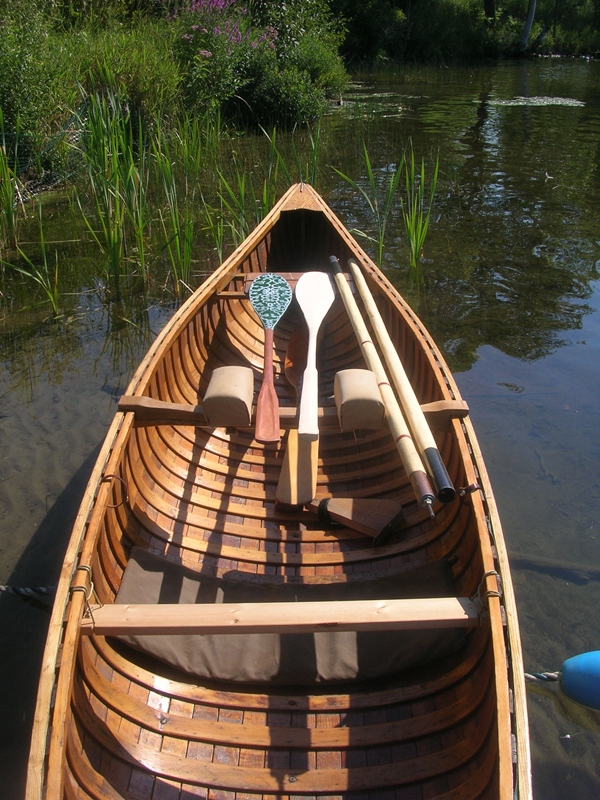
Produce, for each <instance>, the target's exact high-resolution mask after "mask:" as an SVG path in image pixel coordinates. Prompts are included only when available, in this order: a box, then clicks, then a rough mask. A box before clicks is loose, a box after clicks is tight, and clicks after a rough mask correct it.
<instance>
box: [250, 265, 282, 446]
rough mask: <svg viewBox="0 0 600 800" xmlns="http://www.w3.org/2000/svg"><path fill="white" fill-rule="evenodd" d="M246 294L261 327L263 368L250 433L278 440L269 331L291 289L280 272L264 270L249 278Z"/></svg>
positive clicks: (272, 329) (257, 437)
mask: <svg viewBox="0 0 600 800" xmlns="http://www.w3.org/2000/svg"><path fill="white" fill-rule="evenodd" d="M248 295H249V297H250V302H251V303H252V308H253V309H254V310H255V311H256V313H257V314H258V318H259V319H260V321H261V322H262V324H263V326H264V329H265V358H264V370H263V379H262V385H261V387H260V392H259V395H258V401H257V404H256V430H255V434H254V435H255V438H256V440H257V441H259V442H264V443H268V442H278V441H279V438H280V424H279V400H278V399H277V393H276V391H275V385H274V381H273V331H274V329H275V325H277V323H278V322H279V320H280V319H281V317H282V316H283V315H284V314H285V312H286V310H287V307H288V306H289V304H290V302H291V300H292V290H291V289H290V286H289V284H288V282H287V281H286V280H285V278H282V277H281V275H277V274H276V273H274V272H265V274H264V275H259V276H258V278H256V279H255V280H254V281H253V282H252V286H251V287H250V291H249V292H248Z"/></svg>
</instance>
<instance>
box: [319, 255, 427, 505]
mask: <svg viewBox="0 0 600 800" xmlns="http://www.w3.org/2000/svg"><path fill="white" fill-rule="evenodd" d="M329 261H330V262H331V266H332V268H333V272H334V275H335V282H336V284H337V287H338V291H339V293H340V295H341V298H342V300H343V302H344V305H345V307H346V311H347V312H348V316H349V317H350V322H351V323H352V327H353V328H354V332H355V333H356V337H357V339H358V342H359V344H360V349H361V351H362V354H363V357H364V359H365V361H366V362H367V366H368V367H369V369H370V370H371V371H372V372H374V373H375V377H376V379H377V385H378V386H379V391H380V392H381V399H382V400H383V403H384V405H385V416H386V420H387V423H388V426H389V428H390V431H391V432H392V436H393V437H394V442H395V443H396V447H397V448H398V453H399V454H400V458H401V459H402V464H403V465H404V469H405V470H406V474H407V475H408V477H409V480H410V482H411V485H412V487H413V491H414V493H415V495H416V497H417V500H418V501H419V503H420V505H422V506H424V507H426V508H428V509H429V512H430V514H431V515H432V516H433V501H434V500H435V494H434V493H433V489H432V487H431V483H430V482H429V478H428V476H427V473H426V471H425V469H424V467H423V462H422V461H421V456H420V455H419V453H418V452H417V448H416V447H415V443H414V442H413V439H412V436H411V433H410V430H409V428H408V425H407V424H406V420H405V419H404V417H403V416H402V411H401V410H400V406H399V405H398V401H397V400H396V395H395V394H394V392H393V390H392V387H391V386H390V384H389V381H388V379H387V375H386V373H385V369H384V367H383V364H382V363H381V359H380V358H379V354H378V353H377V349H376V348H375V345H374V344H373V341H372V339H371V336H370V334H369V331H368V330H367V326H366V325H365V323H364V320H363V318H362V315H361V313H360V311H359V308H358V306H357V304H356V300H355V299H354V297H353V296H352V292H351V291H350V287H349V286H348V281H347V280H346V276H345V275H344V273H343V272H342V268H341V267H340V263H339V261H338V260H337V258H336V257H335V256H331V258H330V259H329Z"/></svg>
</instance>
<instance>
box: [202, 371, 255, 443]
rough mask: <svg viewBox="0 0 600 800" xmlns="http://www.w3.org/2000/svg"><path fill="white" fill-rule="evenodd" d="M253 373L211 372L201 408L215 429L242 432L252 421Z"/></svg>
mask: <svg viewBox="0 0 600 800" xmlns="http://www.w3.org/2000/svg"><path fill="white" fill-rule="evenodd" d="M253 397H254V373H253V372H252V370H251V369H250V367H217V369H215V370H214V371H213V374H212V377H211V379H210V383H209V384H208V389H207V390H206V394H205V395H204V402H203V403H202V407H203V409H204V413H205V415H206V419H207V420H208V424H209V425H212V426H213V427H215V428H228V427H230V426H231V427H240V428H245V427H247V426H248V425H250V422H251V420H252V399H253Z"/></svg>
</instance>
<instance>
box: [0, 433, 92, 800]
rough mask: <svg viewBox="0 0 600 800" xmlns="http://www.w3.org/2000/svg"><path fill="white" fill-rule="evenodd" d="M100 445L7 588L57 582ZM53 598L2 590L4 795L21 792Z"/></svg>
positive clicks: (0, 764)
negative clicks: (35, 597) (15, 593)
mask: <svg viewBox="0 0 600 800" xmlns="http://www.w3.org/2000/svg"><path fill="white" fill-rule="evenodd" d="M99 450H100V445H98V447H96V448H95V449H94V451H93V452H92V453H91V454H90V455H89V456H88V457H87V458H86V460H85V461H84V463H83V464H82V465H81V467H80V468H79V470H78V471H77V472H76V473H75V475H74V476H73V478H72V479H71V480H70V481H69V483H68V484H67V486H66V487H65V489H63V491H62V492H61V494H60V495H59V496H58V498H57V500H56V502H55V503H54V505H53V506H52V508H51V509H50V511H49V512H48V513H47V514H46V516H45V517H44V519H43V520H42V522H41V523H40V525H39V526H38V528H37V530H36V532H35V533H34V535H33V537H32V538H31V540H30V542H29V544H28V545H27V547H26V548H25V550H24V551H23V554H22V555H21V557H20V559H19V561H18V563H17V565H16V566H15V568H14V570H13V572H12V574H11V576H10V578H9V579H8V581H7V585H8V586H14V587H31V588H35V587H38V586H55V585H56V582H57V580H58V576H59V573H60V568H61V565H62V562H63V559H64V554H65V550H66V547H67V543H68V541H69V536H70V534H71V528H72V526H73V522H74V520H75V517H76V515H77V511H78V509H79V504H80V502H81V498H82V496H83V493H84V491H85V487H86V485H87V482H88V479H89V476H90V473H91V471H92V469H93V466H94V463H95V461H96V458H97V456H98V452H99ZM51 609H52V599H51V598H49V599H48V600H45V599H41V600H37V599H34V598H28V597H22V596H20V595H14V594H8V593H6V592H2V593H0V653H2V654H3V657H2V659H0V708H2V716H1V720H0V775H2V794H3V796H4V797H6V798H15V800H16V798H20V797H23V796H24V794H25V778H26V768H27V759H28V756H29V740H30V736H31V725H32V720H33V713H34V709H35V701H36V695H37V685H38V680H39V672H40V665H41V660H42V654H43V650H44V643H45V640H46V632H47V630H48V623H49V621H50V612H51Z"/></svg>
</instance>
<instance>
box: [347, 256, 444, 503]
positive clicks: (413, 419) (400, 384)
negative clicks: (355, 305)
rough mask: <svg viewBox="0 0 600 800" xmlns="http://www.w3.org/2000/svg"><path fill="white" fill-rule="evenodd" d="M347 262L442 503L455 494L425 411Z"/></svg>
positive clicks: (369, 296) (363, 283)
mask: <svg viewBox="0 0 600 800" xmlns="http://www.w3.org/2000/svg"><path fill="white" fill-rule="evenodd" d="M349 266H350V271H351V272H352V277H353V279H354V283H355V285H356V287H357V289H358V291H359V294H360V296H361V298H362V301H363V303H364V306H365V309H366V311H367V314H368V316H369V319H370V320H371V325H372V326H373V330H374V331H375V336H376V337H377V341H378V342H379V346H380V348H381V351H382V353H383V356H384V358H385V361H386V363H387V366H388V369H389V372H390V375H391V378H392V381H393V383H394V386H395V387H396V391H397V392H398V396H399V398H400V403H401V406H402V410H403V412H404V415H405V417H406V420H407V422H408V425H409V427H410V429H411V431H412V435H413V437H414V440H415V442H416V445H417V448H418V449H419V451H420V453H421V456H422V458H423V460H424V461H425V462H426V463H427V464H428V465H429V472H430V474H431V477H432V478H433V482H434V484H435V487H436V489H437V498H438V500H440V501H441V502H442V503H451V502H452V501H453V500H454V498H455V497H456V490H455V489H454V486H453V484H452V481H451V479H450V476H449V475H448V471H447V469H446V466H445V464H444V462H443V459H442V456H441V454H440V451H439V450H438V447H437V444H436V441H435V439H434V438H433V434H432V432H431V429H430V427H429V425H428V424H427V420H426V419H425V415H424V414H423V411H422V410H421V405H420V403H419V401H418V400H417V396H416V395H415V392H414V390H413V388H412V385H411V383H410V381H409V379H408V376H407V374H406V371H405V370H404V367H403V365H402V362H401V361H400V357H399V355H398V352H397V350H396V348H395V347H394V344H393V342H392V339H391V337H390V335H389V333H388V330H387V328H386V326H385V323H384V321H383V318H382V316H381V314H380V313H379V309H378V308H377V306H376V304H375V300H374V299H373V295H372V294H371V290H370V289H369V287H368V285H367V282H366V280H365V277H364V275H363V274H362V272H361V270H360V268H359V266H358V264H357V263H356V261H355V260H354V259H352V258H351V259H350V261H349Z"/></svg>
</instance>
